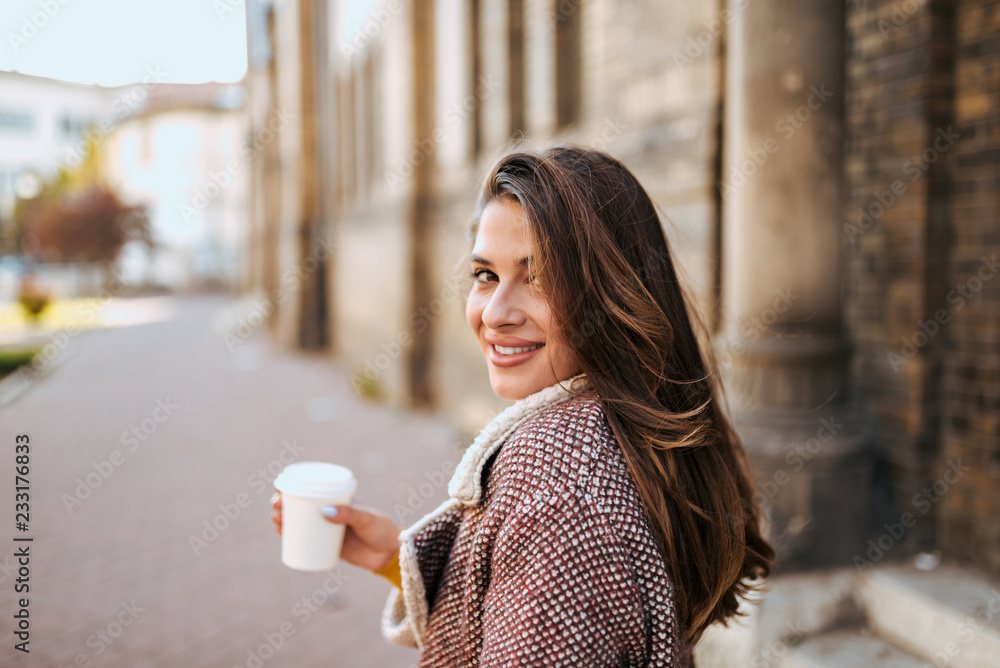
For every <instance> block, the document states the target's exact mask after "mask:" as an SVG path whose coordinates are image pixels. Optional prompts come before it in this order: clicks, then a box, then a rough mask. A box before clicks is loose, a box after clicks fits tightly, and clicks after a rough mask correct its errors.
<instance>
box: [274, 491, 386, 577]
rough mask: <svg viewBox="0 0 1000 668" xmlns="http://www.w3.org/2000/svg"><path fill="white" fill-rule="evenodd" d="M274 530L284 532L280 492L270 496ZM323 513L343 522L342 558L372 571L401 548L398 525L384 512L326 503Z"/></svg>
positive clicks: (332, 519) (329, 519) (325, 516)
mask: <svg viewBox="0 0 1000 668" xmlns="http://www.w3.org/2000/svg"><path fill="white" fill-rule="evenodd" d="M271 507H272V508H274V510H275V512H274V514H273V515H271V521H272V522H274V527H275V530H277V532H278V533H279V534H280V533H281V493H280V492H279V493H276V494H275V495H274V496H273V497H272V498H271ZM323 517H324V518H325V519H326V521H327V522H330V523H331V524H343V525H344V527H345V529H346V530H345V531H344V546H343V547H342V548H341V551H340V558H341V559H343V560H344V561H346V562H347V563H349V564H354V565H355V566H360V567H361V568H365V569H368V570H369V571H377V570H380V569H381V568H383V567H384V566H385V565H387V564H388V563H389V562H390V561H391V560H392V558H393V557H394V556H395V555H396V552H397V551H398V550H399V531H400V529H399V527H397V526H396V523H395V522H393V521H392V520H391V519H389V518H388V517H386V516H385V515H383V514H381V513H377V512H375V511H373V510H369V509H367V508H359V507H357V506H324V507H323Z"/></svg>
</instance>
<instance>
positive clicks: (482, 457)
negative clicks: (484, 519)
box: [448, 374, 587, 506]
mask: <svg viewBox="0 0 1000 668" xmlns="http://www.w3.org/2000/svg"><path fill="white" fill-rule="evenodd" d="M586 386H587V377H586V376H585V375H583V374H580V375H578V376H574V377H573V378H570V379H568V380H564V381H560V382H558V383H556V384H555V385H550V386H549V387H546V388H545V389H544V390H539V391H538V392H535V393H534V394H531V395H528V396H527V397H525V398H524V399H519V400H517V401H516V402H514V403H513V404H512V405H510V406H508V407H507V408H506V409H504V410H503V411H502V412H501V413H500V414H499V415H497V416H496V417H495V418H493V420H492V421H491V422H490V423H489V424H488V425H486V428H485V429H483V430H482V431H481V432H480V433H479V436H477V437H476V440H475V441H473V442H472V445H470V446H469V448H468V449H467V450H466V451H465V455H463V457H462V461H461V462H460V463H459V465H458V468H457V469H455V475H453V476H452V478H451V482H450V483H449V484H448V494H449V495H451V498H453V499H455V500H457V501H459V502H461V503H463V504H464V505H467V506H478V505H479V504H480V503H481V502H482V499H483V467H484V466H486V462H488V461H489V459H490V457H491V456H492V455H493V453H495V452H496V451H497V449H499V448H500V446H501V445H503V444H504V441H506V440H507V438H508V437H509V436H510V435H511V434H512V433H513V432H514V430H515V429H517V428H518V427H519V426H521V425H522V424H523V423H525V422H527V421H528V420H530V419H531V418H533V417H535V416H536V415H538V414H539V413H541V412H542V411H543V410H545V409H546V408H549V407H550V406H555V405H557V404H561V403H562V402H564V401H566V400H567V399H572V398H573V397H575V396H577V395H578V394H579V393H580V392H581V391H583V390H585V389H586Z"/></svg>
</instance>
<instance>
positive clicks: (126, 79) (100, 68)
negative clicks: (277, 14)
mask: <svg viewBox="0 0 1000 668" xmlns="http://www.w3.org/2000/svg"><path fill="white" fill-rule="evenodd" d="M244 14H245V7H244V3H243V0H0V70H17V71H19V72H22V73H24V74H32V75H35V76H43V77H49V78H53V79H62V80H65V81H74V82H76V83H83V84H93V83H96V84H100V85H102V86H120V85H123V84H129V83H136V82H141V81H142V80H143V79H144V77H147V76H148V72H149V70H151V69H152V70H156V69H157V68H158V70H159V71H160V72H162V73H164V75H163V76H164V81H165V82H169V83H204V82H207V81H221V82H233V81H238V80H240V79H241V78H242V77H243V75H244V73H245V72H246V61H247V56H246V24H245V16H244Z"/></svg>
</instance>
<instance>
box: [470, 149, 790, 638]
mask: <svg viewBox="0 0 1000 668" xmlns="http://www.w3.org/2000/svg"><path fill="white" fill-rule="evenodd" d="M494 200H510V201H513V202H516V203H517V204H519V205H520V206H521V210H522V213H523V216H524V220H525V224H526V226H527V228H528V230H529V235H530V239H531V242H532V245H533V248H532V261H533V263H534V267H533V272H534V274H535V276H537V277H538V279H539V283H540V285H541V289H542V290H543V291H544V292H545V294H546V297H547V299H548V301H549V304H550V308H551V310H552V313H553V318H554V319H555V321H556V324H557V325H558V326H559V327H560V329H561V331H562V333H563V336H565V338H566V339H567V340H568V341H569V343H570V345H571V346H572V347H573V349H574V351H575V353H576V355H577V359H578V361H579V365H580V370H581V371H583V372H584V373H586V374H587V377H588V379H589V381H590V385H591V387H592V388H593V390H594V391H595V392H596V395H597V398H598V399H599V400H600V401H601V403H602V404H603V407H604V410H605V413H606V415H607V420H608V423H609V425H610V427H611V430H612V432H613V433H614V435H615V438H616V439H617V441H618V444H619V446H620V448H621V450H622V453H623V455H624V459H625V462H626V464H627V465H628V468H629V471H630V472H631V474H632V478H633V479H634V481H635V484H636V487H637V489H638V492H639V497H640V499H641V500H642V503H643V506H644V508H645V511H646V514H647V516H648V518H649V520H650V524H651V525H652V528H653V532H654V534H655V535H656V540H657V542H658V544H659V548H660V551H661V553H662V555H663V558H664V561H665V563H666V566H667V569H668V573H669V574H670V577H671V580H672V581H673V583H674V588H675V592H676V593H675V597H676V604H677V609H678V612H679V615H680V620H681V623H682V625H683V627H684V629H685V638H686V640H687V641H688V642H689V643H691V644H694V643H695V642H697V641H698V639H699V638H700V637H701V634H702V632H704V630H705V628H706V627H707V626H709V625H710V624H712V623H713V622H716V621H722V622H725V621H726V620H728V619H729V618H730V617H732V616H733V615H735V614H738V608H739V602H740V601H739V599H740V598H745V597H746V596H747V595H748V594H749V593H750V592H751V591H752V590H754V589H755V588H756V587H757V586H758V585H759V581H760V580H761V579H762V578H765V577H767V575H768V574H769V573H770V566H771V564H772V563H773V561H774V551H773V549H772V548H771V546H770V545H769V544H768V543H767V541H765V540H764V537H763V535H762V532H761V526H760V522H761V511H760V509H759V508H758V507H757V506H756V505H755V503H754V500H753V498H752V488H751V483H750V475H749V466H748V464H747V459H746V453H745V451H744V449H743V445H742V443H741V441H740V438H739V436H738V435H737V433H736V431H735V430H734V429H733V427H732V424H731V423H730V421H729V419H728V417H727V416H726V414H725V412H724V410H723V409H722V406H721V404H720V398H721V387H720V386H719V383H718V381H717V379H718V375H717V373H716V372H715V370H714V364H713V362H712V357H711V348H710V346H705V349H706V350H705V351H706V352H707V353H708V355H705V354H703V351H702V349H701V346H699V343H698V339H697V337H696V335H695V329H694V323H699V321H698V320H697V315H696V313H695V312H694V311H693V310H690V309H689V308H688V306H687V301H686V300H685V296H684V290H683V289H682V286H681V284H680V282H679V281H678V276H677V272H676V271H675V269H674V265H673V261H672V259H671V254H670V248H669V246H668V244H667V239H666V235H665V234H664V232H663V227H662V225H661V224H660V219H659V216H658V215H657V213H656V208H655V206H654V205H653V202H652V201H651V200H650V198H649V196H648V195H647V194H646V192H645V190H643V188H642V186H641V185H640V184H639V182H638V180H637V179H636V178H635V176H633V175H632V173H631V172H630V171H629V170H628V169H627V168H626V167H625V166H624V165H622V164H621V163H620V162H618V161H617V160H615V159H613V158H611V157H610V156H608V155H606V154H604V153H600V152H598V151H593V150H588V149H584V148H579V147H564V146H560V147H554V148H550V149H548V150H546V151H544V152H541V153H532V152H517V153H513V154H510V155H507V156H505V157H503V158H501V159H500V161H499V162H498V163H497V164H496V165H495V166H494V168H493V169H492V170H491V172H490V174H489V175H488V176H487V178H486V180H485V182H484V185H483V191H482V195H481V197H480V203H479V208H478V213H477V215H476V217H475V219H474V222H473V233H475V231H476V226H477V225H478V220H479V216H480V214H481V213H482V210H483V208H484V207H485V206H486V205H487V204H489V203H490V202H491V201H494ZM755 581H756V582H755Z"/></svg>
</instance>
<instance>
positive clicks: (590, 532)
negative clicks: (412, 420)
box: [382, 376, 693, 668]
mask: <svg viewBox="0 0 1000 668" xmlns="http://www.w3.org/2000/svg"><path fill="white" fill-rule="evenodd" d="M569 383H573V388H572V391H571V390H570V389H569V388H568V384H569ZM581 390H586V379H585V377H582V376H580V377H577V378H576V379H573V380H572V381H564V383H563V384H556V385H553V386H551V387H549V388H546V389H544V390H541V391H540V392H537V393H535V394H533V395H531V396H529V397H526V398H525V399H522V400H520V401H518V402H515V403H514V404H513V405H512V406H510V407H509V408H507V409H506V410H505V411H504V412H503V413H501V414H500V415H498V416H497V418H496V419H494V420H493V422H491V423H490V424H489V425H488V426H487V427H486V429H484V430H483V432H482V433H481V434H480V435H479V437H478V438H477V439H476V440H475V442H474V443H473V444H472V445H471V446H470V447H469V449H468V450H467V451H466V453H465V456H464V457H463V459H462V462H461V463H460V464H459V466H458V468H457V470H456V471H455V475H454V477H453V478H452V480H451V483H450V485H449V495H450V497H451V498H450V499H449V500H448V501H446V502H445V503H444V504H443V505H441V506H440V507H439V508H438V509H437V510H435V511H433V512H431V513H430V514H429V515H427V516H426V517H424V518H423V519H422V520H420V521H419V522H417V523H416V524H415V525H414V526H413V527H411V528H409V529H407V530H405V531H403V532H402V534H401V536H400V538H401V547H400V572H401V576H402V589H401V590H400V589H395V588H394V589H393V592H392V593H391V594H390V597H389V600H388V601H387V604H386V608H385V612H384V614H383V619H382V631H383V634H384V635H385V636H386V638H388V639H389V640H391V641H393V642H397V643H400V644H404V645H409V646H414V647H418V648H420V650H421V657H420V665H421V666H573V667H584V666H586V667H590V666H672V667H675V668H689V667H691V666H693V662H692V659H691V653H690V648H689V647H688V646H687V645H686V644H685V642H684V640H683V634H682V631H681V628H680V625H679V624H678V620H677V615H676V610H675V607H674V588H673V585H672V583H671V581H670V578H669V577H668V575H667V570H666V567H665V565H664V562H663V559H662V557H661V556H660V552H659V550H658V548H657V543H656V539H655V537H654V535H653V532H652V528H651V527H650V525H649V522H648V520H647V519H646V515H645V513H644V511H643V509H642V505H641V503H640V501H639V497H638V494H637V492H636V488H635V485H634V483H633V482H632V478H631V476H630V475H629V472H628V470H627V468H626V466H625V463H624V461H623V459H622V455H621V452H620V450H619V448H618V445H617V442H616V440H615V438H614V436H613V435H612V432H611V429H610V427H609V426H608V423H607V420H606V419H605V416H604V411H603V409H602V407H601V404H600V403H599V402H598V401H597V400H596V399H595V398H594V397H593V396H592V395H591V396H586V395H585V396H579V393H580V391H581Z"/></svg>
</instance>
